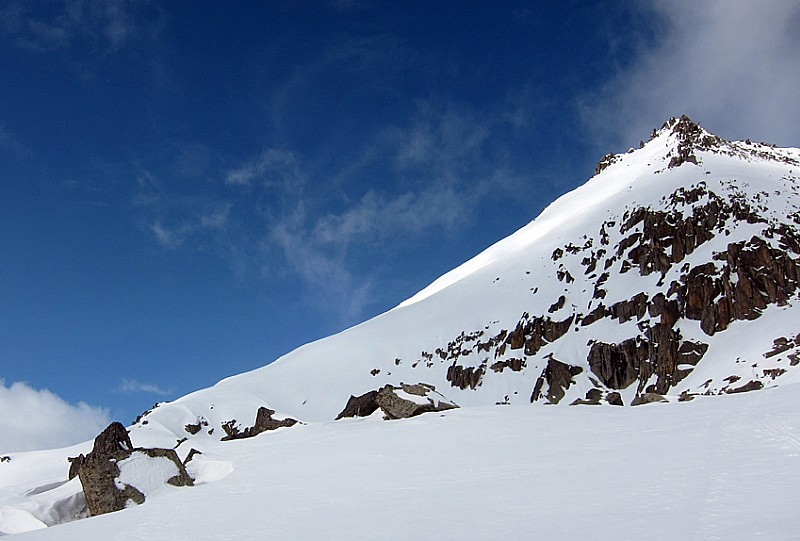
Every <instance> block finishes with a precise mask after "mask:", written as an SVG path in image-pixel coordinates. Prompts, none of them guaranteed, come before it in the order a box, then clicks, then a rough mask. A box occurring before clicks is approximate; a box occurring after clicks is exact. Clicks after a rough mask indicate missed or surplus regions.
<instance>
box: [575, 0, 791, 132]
mask: <svg viewBox="0 0 800 541" xmlns="http://www.w3.org/2000/svg"><path fill="white" fill-rule="evenodd" d="M637 5H638V7H640V8H641V10H642V11H641V15H642V17H643V19H650V20H651V21H652V20H653V17H655V19H654V20H655V21H656V22H657V23H660V24H656V25H654V27H656V28H660V31H658V32H657V34H656V35H655V39H654V40H653V41H651V44H643V45H641V46H640V47H638V48H637V50H635V51H634V55H635V56H634V59H633V61H632V62H625V64H627V67H625V68H622V69H621V70H620V71H618V72H617V73H616V74H615V75H614V76H613V77H612V78H611V79H610V81H609V82H608V84H607V85H606V86H605V87H604V88H603V89H602V90H601V91H600V92H599V93H598V94H597V95H595V96H592V97H589V98H587V99H586V101H585V102H584V104H583V106H584V108H583V113H584V115H585V119H586V120H587V121H588V122H589V124H590V126H591V127H592V129H593V131H594V133H595V138H596V139H598V140H599V142H600V144H601V146H607V145H608V144H609V141H608V140H607V138H609V137H610V138H614V139H617V140H621V141H615V144H616V143H617V142H621V143H624V144H626V145H628V146H633V145H634V144H635V143H636V142H638V141H639V139H646V137H647V135H648V134H649V133H650V131H651V130H652V129H653V128H656V127H659V126H660V124H661V122H663V121H664V120H666V119H667V118H668V117H670V116H677V115H681V114H687V115H689V116H690V117H692V118H693V119H694V120H695V121H697V122H699V123H701V124H702V125H704V126H705V127H707V128H708V129H710V130H711V131H713V132H715V133H717V134H718V135H720V136H722V137H725V138H729V139H744V138H751V139H755V140H764V141H767V142H771V143H777V144H779V145H791V146H797V145H798V144H800V124H798V122H797V118H800V75H798V74H800V32H798V31H797V28H798V24H800V0H775V1H768V2H764V1H761V0H707V1H703V2H697V1H694V0H659V1H656V2H648V3H644V2H642V3H640V4H637Z"/></svg>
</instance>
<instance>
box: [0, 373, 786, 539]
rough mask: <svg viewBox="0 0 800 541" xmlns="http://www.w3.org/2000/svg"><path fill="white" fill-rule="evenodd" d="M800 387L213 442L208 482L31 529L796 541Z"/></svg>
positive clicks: (476, 412) (485, 412)
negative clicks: (683, 400)
mask: <svg viewBox="0 0 800 541" xmlns="http://www.w3.org/2000/svg"><path fill="white" fill-rule="evenodd" d="M797 390H798V389H797V386H795V385H789V386H783V387H779V388H771V389H764V390H762V391H760V392H757V393H745V394H741V395H731V396H725V397H701V398H697V399H695V400H693V401H691V402H686V403H680V404H651V405H646V406H640V407H636V408H622V407H614V406H579V407H572V408H563V407H544V408H540V407H536V408H534V407H522V406H520V407H517V406H495V407H482V408H465V409H461V410H451V411H448V412H445V413H433V414H425V415H422V416H420V417H416V418H413V419H405V420H399V421H388V422H387V421H382V420H380V419H376V418H366V419H356V420H343V421H337V422H325V423H311V424H308V425H304V426H298V427H292V428H289V429H279V430H277V431H275V432H269V433H264V434H261V435H259V436H257V437H255V438H251V439H246V440H236V441H229V442H211V441H207V442H205V444H204V446H203V449H202V450H203V454H202V455H197V456H196V457H195V458H194V459H193V460H192V461H191V462H189V471H190V473H191V474H192V475H194V476H195V477H196V478H197V481H198V485H197V486H195V487H184V488H174V487H172V489H171V490H169V491H168V492H167V493H158V494H157V496H156V497H154V498H152V499H149V500H148V501H147V502H146V503H145V504H144V505H141V506H138V507H135V508H132V509H127V510H125V511H121V512H117V513H111V514H109V515H103V516H99V517H93V518H89V519H86V520H81V521H77V522H72V523H69V524H63V525H60V526H58V527H56V528H50V529H45V530H39V531H34V532H30V533H27V534H23V535H20V536H19V537H15V539H19V540H20V541H22V540H26V541H28V540H37V539H42V540H51V539H52V540H59V541H68V540H75V541H86V540H92V539H97V540H116V539H118V540H120V541H122V540H137V539H141V540H149V541H162V540H163V541H174V540H178V539H187V540H188V539H205V540H230V539H236V540H248V539H252V540H261V539H293V540H299V539H314V540H318V539H374V538H381V539H509V540H511V539H534V538H542V539H549V540H562V539H563V540H574V539H601V538H609V537H611V538H614V539H619V540H626V539H630V540H634V539H697V540H699V539H728V540H736V539H740V540H748V541H749V540H752V539H770V540H782V539H785V540H790V539H798V538H800V523H798V522H797V520H796V515H795V508H796V493H797V487H798V486H800V468H798V467H797V464H798V460H800V417H798V416H797V415H796V412H797V411H798V410H799V409H800V395H798V392H797ZM133 442H134V445H139V442H137V441H136V440H135V439H134V441H133ZM179 449H181V448H179ZM186 452H188V449H184V450H183V454H182V455H181V456H183V455H185V454H186ZM2 466H3V468H4V469H3V470H0V472H2V471H5V470H6V469H7V468H9V467H12V468H13V466H14V460H13V459H12V462H11V463H7V464H3V465H2ZM63 476H66V465H64V469H63ZM28 488H29V487H26V486H25V485H24V483H23V484H22V485H17V486H16V487H4V488H3V489H2V491H3V492H2V494H3V495H4V497H7V495H8V493H9V492H14V491H26V490H28ZM1 513H2V512H1V511H0V516H4V515H2V514H1ZM7 524H8V523H7Z"/></svg>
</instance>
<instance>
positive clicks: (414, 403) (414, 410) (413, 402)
mask: <svg viewBox="0 0 800 541" xmlns="http://www.w3.org/2000/svg"><path fill="white" fill-rule="evenodd" d="M457 407H458V405H457V404H455V403H454V402H451V401H449V400H447V399H446V398H445V397H444V396H442V395H441V394H439V393H438V392H436V388H435V387H434V386H433V385H428V384H427V383H417V384H416V385H408V384H406V383H401V384H400V386H399V387H395V386H393V385H384V386H383V387H381V388H380V389H378V390H377V391H369V392H367V393H364V394H362V395H361V396H350V399H349V400H348V401H347V404H346V405H345V407H344V409H343V410H342V412H341V413H339V415H338V416H337V417H336V419H337V420H338V419H342V418H344V417H367V416H369V415H372V414H373V413H374V412H375V411H376V410H378V408H380V410H381V411H382V412H383V416H384V419H405V418H408V417H415V416H417V415H421V414H423V413H428V412H431V411H445V410H449V409H453V408H457Z"/></svg>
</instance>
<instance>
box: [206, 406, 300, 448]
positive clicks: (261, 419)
mask: <svg viewBox="0 0 800 541" xmlns="http://www.w3.org/2000/svg"><path fill="white" fill-rule="evenodd" d="M274 414H275V410H271V409H269V408H267V407H264V406H261V407H259V408H258V411H257V412H256V421H255V423H254V424H253V426H250V427H247V428H245V429H244V430H242V431H240V430H239V428H238V427H237V426H236V420H235V419H233V420H231V421H228V422H226V423H223V424H222V430H224V431H225V434H226V436H224V437H223V438H222V441H229V440H241V439H244V438H252V437H253V436H258V435H259V434H261V433H262V432H266V431H268V430H275V429H277V428H282V427H289V426H294V425H296V424H297V419H292V418H291V417H286V418H285V419H273V418H272V416H273V415H274Z"/></svg>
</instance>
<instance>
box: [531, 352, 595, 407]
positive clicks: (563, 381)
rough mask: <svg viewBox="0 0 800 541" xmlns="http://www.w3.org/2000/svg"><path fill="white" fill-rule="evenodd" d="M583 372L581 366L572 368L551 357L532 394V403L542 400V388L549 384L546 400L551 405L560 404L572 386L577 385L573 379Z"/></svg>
mask: <svg viewBox="0 0 800 541" xmlns="http://www.w3.org/2000/svg"><path fill="white" fill-rule="evenodd" d="M581 372H583V368H581V367H580V366H571V365H568V364H566V363H562V362H561V361H559V360H558V359H554V358H552V357H550V358H549V359H548V361H547V366H545V368H544V370H542V375H541V376H539V378H538V379H537V380H536V384H535V385H534V387H533V392H532V393H531V402H536V401H537V400H539V399H540V398H542V388H543V387H544V384H545V382H546V383H547V394H546V395H545V396H544V398H546V399H547V402H548V403H550V404H558V403H559V402H560V401H561V399H562V398H564V395H565V394H566V391H567V389H569V387H570V385H572V384H573V383H575V382H574V381H573V380H572V378H573V377H574V376H577V375H578V374H580V373H581Z"/></svg>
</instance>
